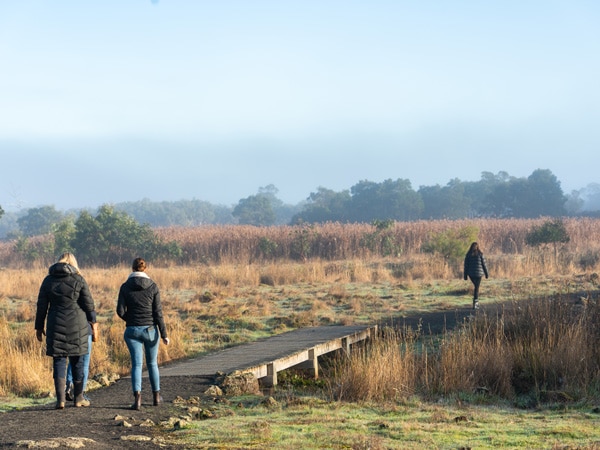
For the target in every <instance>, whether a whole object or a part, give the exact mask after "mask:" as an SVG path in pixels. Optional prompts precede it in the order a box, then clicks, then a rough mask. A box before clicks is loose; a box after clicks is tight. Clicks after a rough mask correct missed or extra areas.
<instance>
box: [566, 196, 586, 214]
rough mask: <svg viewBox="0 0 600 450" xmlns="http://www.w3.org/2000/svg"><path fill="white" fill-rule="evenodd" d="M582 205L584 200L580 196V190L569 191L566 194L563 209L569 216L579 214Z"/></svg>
mask: <svg viewBox="0 0 600 450" xmlns="http://www.w3.org/2000/svg"><path fill="white" fill-rule="evenodd" d="M583 205H584V200H583V199H582V198H581V194H580V191H571V193H570V194H568V195H567V201H566V202H565V209H566V211H567V214H569V215H570V216H574V215H577V214H579V213H580V212H581V211H582V210H583Z"/></svg>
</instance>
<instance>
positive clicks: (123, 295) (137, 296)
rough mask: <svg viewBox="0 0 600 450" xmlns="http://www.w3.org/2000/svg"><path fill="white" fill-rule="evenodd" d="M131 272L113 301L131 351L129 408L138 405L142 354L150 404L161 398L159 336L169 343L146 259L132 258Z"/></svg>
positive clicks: (140, 394) (155, 286)
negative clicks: (151, 401) (131, 398)
mask: <svg viewBox="0 0 600 450" xmlns="http://www.w3.org/2000/svg"><path fill="white" fill-rule="evenodd" d="M131 268H132V269H133V272H132V273H131V274H129V277H128V278H127V281H125V283H123V284H122V285H121V289H120V290H119V299H118V301H117V315H118V316H119V317H120V318H121V319H123V320H124V321H125V323H126V325H127V326H126V328H125V334H124V339H125V343H126V344H127V348H128V349H129V354H130V355H131V387H132V389H133V398H134V401H133V404H132V405H131V409H136V410H139V409H141V407H142V364H143V360H144V355H145V356H146V367H147V369H148V376H149V378H150V386H151V387H152V393H153V404H154V405H155V406H156V405H158V404H160V403H161V402H162V397H161V395H160V376H159V373H158V362H157V359H158V345H159V333H160V338H162V341H163V343H164V344H165V345H169V338H168V337H167V327H166V326H165V321H164V318H163V312H162V306H161V304H160V292H159V290H158V286H157V285H156V283H154V281H152V280H151V279H150V277H149V276H148V275H147V274H146V268H147V266H146V261H144V260H143V259H142V258H136V259H134V260H133V264H132V266H131Z"/></svg>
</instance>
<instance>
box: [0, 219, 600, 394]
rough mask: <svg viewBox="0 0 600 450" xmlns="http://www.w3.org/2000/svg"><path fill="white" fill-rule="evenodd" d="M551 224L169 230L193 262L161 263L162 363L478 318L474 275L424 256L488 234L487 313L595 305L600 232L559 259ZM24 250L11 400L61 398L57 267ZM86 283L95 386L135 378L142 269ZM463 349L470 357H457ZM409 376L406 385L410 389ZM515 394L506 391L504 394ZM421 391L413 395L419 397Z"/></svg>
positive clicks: (590, 223) (18, 275)
mask: <svg viewBox="0 0 600 450" xmlns="http://www.w3.org/2000/svg"><path fill="white" fill-rule="evenodd" d="M541 223H543V219H538V220H469V221H467V220H465V221H429V222H427V221H421V222H411V223H394V224H393V226H392V227H390V228H388V229H385V230H377V229H376V228H375V227H374V226H372V225H366V224H352V225H343V224H324V225H318V226H317V225H315V226H297V227H291V226H282V227H270V228H257V227H250V226H222V227H216V226H210V227H197V228H165V229H160V230H157V232H158V233H159V234H160V235H161V237H163V238H166V239H169V240H175V241H177V242H178V243H179V244H180V245H181V247H182V249H183V252H184V257H183V261H180V262H173V261H154V262H152V261H151V262H150V263H151V266H150V269H149V271H148V273H149V275H150V276H151V277H152V278H153V279H154V280H155V281H156V282H157V284H158V285H159V287H160V289H161V296H162V300H163V309H164V311H165V314H166V321H167V325H168V327H169V332H170V337H171V340H172V344H171V345H169V346H168V347H165V346H161V351H160V355H159V358H160V361H161V362H165V361H169V360H174V359H178V358H182V357H185V356H189V355H192V354H197V353H202V352H207V351H211V350H214V349H218V348H222V347H223V346H227V345H233V344H236V343H241V342H247V341H250V340H253V339H256V338H258V337H263V336H268V335H271V334H274V333H279V332H282V331H287V330H289V329H293V328H297V327H302V326H312V325H323V324H352V323H374V322H378V321H380V320H382V319H387V318H390V317H402V316H407V315H410V314H412V313H414V312H418V311H434V310H444V309H449V308H454V307H460V306H462V307H467V306H468V305H469V303H470V297H469V295H470V294H469V292H470V291H469V290H470V283H468V282H464V281H463V280H462V277H461V275H462V272H461V270H462V267H461V261H452V260H447V259H445V258H443V257H441V256H440V255H436V254H426V253H423V252H422V251H421V248H422V245H423V244H424V243H425V242H427V240H428V239H429V238H430V237H431V236H432V234H435V233H440V232H444V231H446V230H448V229H460V228H461V227H466V226H471V227H473V226H474V227H476V228H477V229H478V236H477V239H478V242H479V243H480V245H481V247H482V249H483V251H484V253H485V256H486V259H487V261H488V266H489V269H490V273H491V278H490V280H489V281H488V280H485V281H484V284H483V286H482V296H483V301H482V303H484V302H485V301H486V300H487V299H493V300H494V301H506V300H515V301H518V300H520V299H527V298H534V297H541V296H552V295H556V294H577V295H582V296H584V297H588V298H589V297H592V296H593V294H594V293H595V292H597V285H598V276H597V275H596V271H597V270H598V264H599V261H600V257H599V255H600V220H594V219H565V220H564V223H565V226H566V228H567V230H568V233H569V236H570V241H569V242H568V243H566V244H562V245H561V247H560V251H559V252H557V253H555V252H554V251H553V249H552V248H547V249H544V248H531V247H528V246H527V245H526V244H525V237H526V235H527V233H528V232H529V230H530V229H531V227H533V226H536V225H539V224H541ZM385 236H388V237H391V238H392V240H393V242H394V243H395V247H394V248H395V249H397V250H398V251H397V252H396V253H395V254H393V255H386V256H383V255H381V254H378V252H377V248H378V247H376V246H375V247H373V246H368V245H365V240H366V239H367V238H369V239H371V242H372V241H373V238H376V242H378V243H379V242H383V241H384V237H385ZM41 239H43V238H41ZM11 245H14V244H11V243H8V242H4V243H1V244H0V313H1V317H2V318H1V319H0V339H1V340H2V342H3V345H2V346H1V347H0V360H1V361H2V371H1V372H0V396H21V397H35V396H43V395H46V393H48V392H52V375H51V358H48V357H46V356H45V355H44V353H43V352H44V347H43V344H41V343H38V342H37V341H36V340H35V333H34V330H33V320H34V316H35V304H36V300H37V292H38V289H39V285H40V283H41V281H42V279H43V278H44V276H45V275H46V271H47V266H48V265H49V264H50V263H51V262H52V261H35V262H33V263H32V262H27V261H23V260H21V259H20V258H19V256H18V255H17V254H15V251H14V248H12V247H11ZM465 251H466V247H465ZM133 256H137V255H133ZM81 269H82V274H83V276H84V277H85V278H86V280H87V281H88V283H89V285H90V288H91V291H92V295H93V296H94V300H95V302H96V308H97V311H98V313H99V322H100V332H101V338H100V341H99V342H97V343H96V344H95V345H94V349H93V351H92V361H91V367H90V376H91V377H93V376H94V375H95V374H99V373H118V374H121V375H122V374H126V373H128V371H129V366H128V364H129V355H128V353H127V349H126V347H125V345H124V342H123V338H122V334H123V331H124V324H123V323H122V322H121V321H120V319H118V317H117V316H116V315H115V313H114V308H115V305H116V299H117V294H118V289H119V286H120V284H121V283H122V282H123V281H124V280H125V278H126V277H127V275H128V273H129V266H128V262H127V263H126V264H123V265H121V266H117V267H112V268H98V267H82V268H81ZM588 325H589V323H588ZM494 326H495V325H494ZM489 327H490V330H492V328H493V326H492V325H489ZM491 332H492V331H488V334H489V333H491ZM563 334H564V333H563ZM451 344H452V345H458V344H455V343H453V342H452V343H451V342H450V341H449V342H448V343H447V345H448V346H450V345H451ZM542 344H543V343H540V345H542ZM460 345H467V343H466V342H461V343H460ZM470 345H472V344H470ZM486 345H488V346H490V345H493V341H491V342H487V343H486ZM523 351H524V350H523ZM457 354H459V351H456V352H454V353H448V354H445V355H449V356H447V363H446V364H447V365H445V366H444V363H443V362H439V363H438V364H440V367H441V368H438V369H437V370H438V371H439V373H445V374H446V376H447V377H450V375H449V374H451V373H452V370H456V372H457V373H458V372H460V370H459V369H452V365H456V364H463V363H464V364H466V363H467V362H468V361H463V360H461V359H458V358H456V355H457ZM485 354H486V353H485V352H484V353H483V354H482V355H485ZM487 354H492V355H493V356H494V358H495V361H496V364H501V361H503V358H504V359H505V358H508V357H509V356H507V355H510V358H513V359H514V358H515V357H516V356H515V355H517V354H518V353H517V350H516V349H514V348H510V351H509V350H507V348H506V347H502V348H500V346H498V348H497V349H496V350H495V351H494V352H487ZM403 358H410V359H409V360H406V359H404V360H401V361H399V362H398V364H401V365H402V367H406V368H410V367H412V368H413V369H411V370H412V373H413V378H412V380H415V379H416V375H417V374H419V373H420V371H422V370H423V369H422V367H420V366H421V365H422V364H423V363H422V362H418V358H416V357H415V355H412V356H411V355H404V356H403ZM481 358H483V359H482V360H478V364H480V365H481V366H482V367H483V366H485V364H487V363H486V361H485V357H484V356H482V357H481ZM392 360H393V359H392ZM471 362H472V361H471ZM430 369H431V370H432V368H431V367H430ZM407 370H408V369H407ZM404 375H405V377H406V379H404V381H403V380H400V384H401V385H407V386H410V383H409V382H408V381H407V380H409V378H408V375H407V374H406V373H405V374H404ZM421 375H422V373H421V374H420V375H419V377H420V378H421V379H427V380H429V384H430V385H431V386H433V387H434V388H435V389H434V390H436V391H442V390H443V389H447V386H450V385H451V384H450V383H449V381H448V379H446V380H444V379H442V378H440V376H438V375H436V376H434V375H433V372H430V373H428V374H427V376H426V377H425V378H423V377H422V376H421ZM452 378H456V379H458V378H459V377H458V375H456V376H453V377H452ZM471 382H472V383H474V384H477V382H478V381H477V380H476V379H475V380H471ZM346 385H347V383H346ZM444 386H446V387H445V388H444ZM505 389H506V386H503V385H501V384H499V385H498V387H497V388H496V391H497V392H498V393H502V392H503V390H505ZM414 390H416V387H415V386H414V385H413V386H412V388H411V389H409V391H414ZM344 395H347V394H344Z"/></svg>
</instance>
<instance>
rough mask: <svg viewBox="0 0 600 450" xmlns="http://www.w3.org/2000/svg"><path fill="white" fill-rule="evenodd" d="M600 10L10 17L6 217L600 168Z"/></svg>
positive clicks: (2, 79) (47, 7)
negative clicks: (268, 191)
mask: <svg viewBox="0 0 600 450" xmlns="http://www.w3.org/2000/svg"><path fill="white" fill-rule="evenodd" d="M599 19H600V5H597V4H596V3H590V2H583V1H574V2H562V1H558V2H551V3H548V2H545V1H541V0H535V1H532V2H527V3H523V2H517V1H505V2H501V3H494V4H487V3H486V4H484V3H476V2H475V3H474V2H458V3H456V2H453V3H439V4H427V3H421V2H416V3H406V2H396V1H389V0H375V1H373V2H369V3H368V4H367V3H364V4H363V3H360V2H345V1H341V0H334V1H329V2H318V1H307V2H284V3H282V2H278V1H274V0H258V1H256V2H245V1H242V0H232V1H228V2H218V3H214V2H208V3H207V2H174V1H166V0H165V1H160V2H158V1H150V0H148V1H140V2H135V3H123V2H120V1H117V0H106V1H103V2H100V3H95V4H90V3H81V2H77V1H74V0H67V1H64V2H60V3H58V4H54V3H53V4H50V3H47V2H37V1H23V2H21V1H20V2H3V3H2V4H1V5H0V30H1V31H0V39H1V42H2V43H3V45H1V46H0V57H1V58H2V61H3V70H2V71H1V72H0V97H1V98H2V106H3V107H2V109H1V110H0V154H1V155H2V162H1V166H2V169H3V176H2V178H1V179H0V205H1V206H2V207H3V209H4V210H5V211H14V212H17V211H23V210H25V209H27V208H34V207H40V206H42V205H54V206H55V207H56V208H57V209H59V210H68V209H72V208H96V207H98V206H100V205H102V204H107V203H109V204H116V203H121V202H136V201H140V200H142V199H150V200H152V201H156V202H162V201H178V200H182V199H199V200H202V201H207V202H210V203H212V204H220V205H225V206H228V207H231V206H233V205H235V204H237V203H238V202H239V200H240V199H243V198H246V197H248V196H250V195H253V194H255V193H256V192H257V191H258V190H259V189H260V188H261V187H264V186H268V185H274V186H276V187H277V189H278V198H279V199H281V200H282V201H283V202H284V203H286V204H292V205H295V204H298V203H299V202H302V201H304V200H306V199H307V198H308V197H309V196H310V194H311V193H313V192H316V191H317V190H318V189H319V187H324V188H327V189H331V190H333V191H336V192H339V191H342V190H345V189H350V188H351V187H352V186H354V185H355V184H357V183H359V182H360V181H362V180H368V181H372V182H375V183H382V182H383V181H385V180H398V179H402V180H409V181H410V182H411V185H412V188H413V189H414V190H418V189H419V188H420V187H421V186H435V185H440V186H446V185H447V184H448V183H449V182H451V181H452V180H454V179H459V180H461V181H463V182H475V181H478V180H479V179H480V177H481V175H482V173H485V172H489V173H493V174H497V173H499V172H506V173H508V174H509V175H510V176H513V177H517V178H522V177H527V176H529V175H530V174H531V173H532V172H533V171H535V170H537V169H548V170H550V171H551V172H552V173H553V174H554V175H556V177H557V179H558V180H559V181H560V183H561V187H562V189H563V191H564V192H565V193H566V194H570V193H571V192H572V191H574V190H581V189H583V188H585V187H586V186H588V185H589V184H590V183H596V182H597V181H598V177H597V167H598V166H599V165H600V164H599V163H600V156H599V155H600V153H599V152H598V151H597V150H598V148H599V144H600V128H599V127H598V126H597V123H598V122H599V119H600V109H599V108H598V106H597V105H598V104H600V102H599V101H598V100H600V87H599V85H598V83H597V76H596V74H597V73H598V69H599V65H600V64H599V63H600V60H599V58H598V56H597V55H600V48H599V47H600V30H599V29H598V27H597V23H598V22H599Z"/></svg>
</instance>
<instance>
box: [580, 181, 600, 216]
mask: <svg viewBox="0 0 600 450" xmlns="http://www.w3.org/2000/svg"><path fill="white" fill-rule="evenodd" d="M578 192H579V196H580V197H581V198H582V199H583V207H582V209H583V210H584V211H600V183H590V184H588V185H587V186H586V187H584V188H583V189H581V190H579V191H578Z"/></svg>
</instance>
